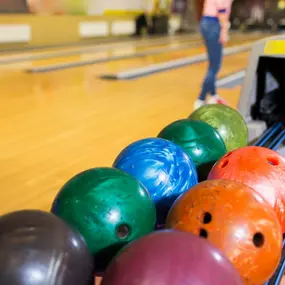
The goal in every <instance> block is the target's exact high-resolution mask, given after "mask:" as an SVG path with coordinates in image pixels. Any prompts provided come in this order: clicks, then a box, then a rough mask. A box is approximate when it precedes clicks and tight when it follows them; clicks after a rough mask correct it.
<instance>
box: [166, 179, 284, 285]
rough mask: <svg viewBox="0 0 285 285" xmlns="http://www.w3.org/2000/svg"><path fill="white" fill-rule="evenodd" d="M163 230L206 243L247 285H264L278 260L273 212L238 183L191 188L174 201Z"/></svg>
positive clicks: (218, 182)
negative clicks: (205, 240) (203, 239)
mask: <svg viewBox="0 0 285 285" xmlns="http://www.w3.org/2000/svg"><path fill="white" fill-rule="evenodd" d="M166 227H167V228H169V229H175V230H181V231H185V232H190V233H192V234H195V235H197V236H200V237H202V238H205V239H207V240H208V241H209V242H211V243H212V244H213V245H215V246H216V247H217V248H219V249H220V250H221V251H222V252H223V253H224V254H225V255H226V256H227V257H228V259H229V260H230V261H231V262H232V263H233V265H234V266H235V267H236V269H237V270H238V271H239V273H240V275H241V276H242V278H243V282H244V284H245V285H261V284H264V283H265V282H266V281H267V280H269V278H270V277H271V276H272V275H273V274H274V272H275V270H276V268H277V266H278V264H279V261H280V256H281V249H282V233H281V227H280V224H279V222H278V219H277V217H276V215H275V213H274V211H273V209H272V208H271V206H270V205H269V204H268V203H267V202H266V201H265V200H264V199H263V198H262V197H261V196H260V195H259V194H258V193H257V192H255V191H254V190H253V189H252V188H250V187H249V186H247V185H245V184H242V183H239V182H236V181H231V180H209V181H204V182H201V183H200V184H198V185H196V186H194V187H193V188H192V189H191V191H188V192H186V193H184V194H183V195H181V196H180V197H179V198H178V199H177V201H176V202H175V204H174V205H173V207H172V208H171V210H170V212H169V215H168V217H167V223H166Z"/></svg>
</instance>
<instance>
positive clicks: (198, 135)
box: [158, 119, 226, 181]
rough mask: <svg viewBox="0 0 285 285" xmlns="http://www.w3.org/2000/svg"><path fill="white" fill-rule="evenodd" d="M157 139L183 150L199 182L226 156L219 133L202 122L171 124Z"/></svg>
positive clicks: (185, 120)
mask: <svg viewBox="0 0 285 285" xmlns="http://www.w3.org/2000/svg"><path fill="white" fill-rule="evenodd" d="M158 137H160V138H163V139H166V140H169V141H172V142H174V143H175V144H177V145H180V146H181V147H182V148H183V149H184V151H185V152H186V153H187V154H188V155H189V156H190V157H191V158H192V160H193V161H194V163H195V165H196V168H197V171H198V176H199V181H203V180H206V179H207V176H208V174H209V171H210V170H211V168H212V167H213V165H214V164H215V163H216V162H217V160H219V159H220V158H221V157H222V156H223V155H225V154H226V146H225V143H224V141H223V139H222V138H221V136H220V135H219V133H218V132H217V131H216V130H215V129H214V128H213V127H212V126H210V125H208V124H206V123H204V122H202V121H195V120H190V119H184V120H179V121H176V122H173V123H171V124H170V125H168V126H167V127H165V128H164V129H163V130H162V131H161V132H160V133H159V135H158Z"/></svg>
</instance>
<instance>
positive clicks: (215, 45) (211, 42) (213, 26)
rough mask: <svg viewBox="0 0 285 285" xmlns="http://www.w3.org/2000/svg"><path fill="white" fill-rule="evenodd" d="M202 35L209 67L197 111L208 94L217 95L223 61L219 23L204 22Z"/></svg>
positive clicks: (202, 23) (206, 20)
mask: <svg viewBox="0 0 285 285" xmlns="http://www.w3.org/2000/svg"><path fill="white" fill-rule="evenodd" d="M201 33H202V36H203V38H204V42H205V46H206V49H207V54H208V61H209V65H208V70H207V74H206V76H205V79H204V82H203V85H202V90H201V93H200V96H199V98H198V99H197V100H196V102H195V106H194V107H195V109H197V108H199V107H200V106H202V105H204V104H205V100H206V96H207V95H208V94H211V95H213V96H214V95H215V94H216V78H217V74H218V72H219V70H220V67H221V61H222V45H221V44H220V42H219V39H220V25H219V22H218V21H215V20H211V19H204V20H202V21H201Z"/></svg>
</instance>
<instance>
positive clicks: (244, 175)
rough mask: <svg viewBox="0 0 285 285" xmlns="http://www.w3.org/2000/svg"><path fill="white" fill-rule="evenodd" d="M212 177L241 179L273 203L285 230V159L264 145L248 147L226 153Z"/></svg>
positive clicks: (210, 177)
mask: <svg viewBox="0 0 285 285" xmlns="http://www.w3.org/2000/svg"><path fill="white" fill-rule="evenodd" d="M208 178H209V179H229V180H234V181H239V182H242V183H244V184H246V185H248V186H250V187H252V188H253V189H254V190H255V191H257V192H258V193H259V194H261V196H262V197H263V198H264V199H265V200H266V201H267V202H268V203H269V204H270V205H271V206H272V208H273V209H274V211H275V213H276V215H277V217H278V219H279V221H280V224H281V227H282V230H283V232H285V215H284V213H285V158H284V157H282V156H281V155H280V154H278V153H277V152H275V151H273V150H270V149H268V148H265V147H259V146H247V147H243V148H239V149H236V150H234V151H232V152H230V153H228V154H227V155H225V156H223V157H222V158H221V159H220V160H219V161H218V162H217V164H216V165H215V166H214V167H213V169H212V170H211V172H210V173H209V177H208Z"/></svg>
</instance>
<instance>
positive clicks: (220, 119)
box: [190, 104, 248, 152]
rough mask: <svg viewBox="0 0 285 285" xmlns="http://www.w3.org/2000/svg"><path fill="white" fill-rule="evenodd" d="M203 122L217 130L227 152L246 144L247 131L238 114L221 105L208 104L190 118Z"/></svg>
mask: <svg viewBox="0 0 285 285" xmlns="http://www.w3.org/2000/svg"><path fill="white" fill-rule="evenodd" d="M190 119H192V120H200V121H203V122H205V123H207V124H209V125H210V126H212V127H213V128H215V129H216V130H217V132H218V133H219V134H220V136H221V137H222V139H223V140H224V142H225V145H226V148H227V151H228V152H229V151H232V150H233V149H236V148H239V147H244V146H246V145H247V144H248V130H247V126H246V123H245V121H244V119H243V118H242V116H241V115H240V113H239V112H238V111H236V110H234V109H232V108H230V107H228V106H225V105H222V104H213V105H212V104H209V105H205V106H203V107H201V108H199V109H197V110H196V111H195V112H194V113H192V115H191V116H190Z"/></svg>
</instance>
